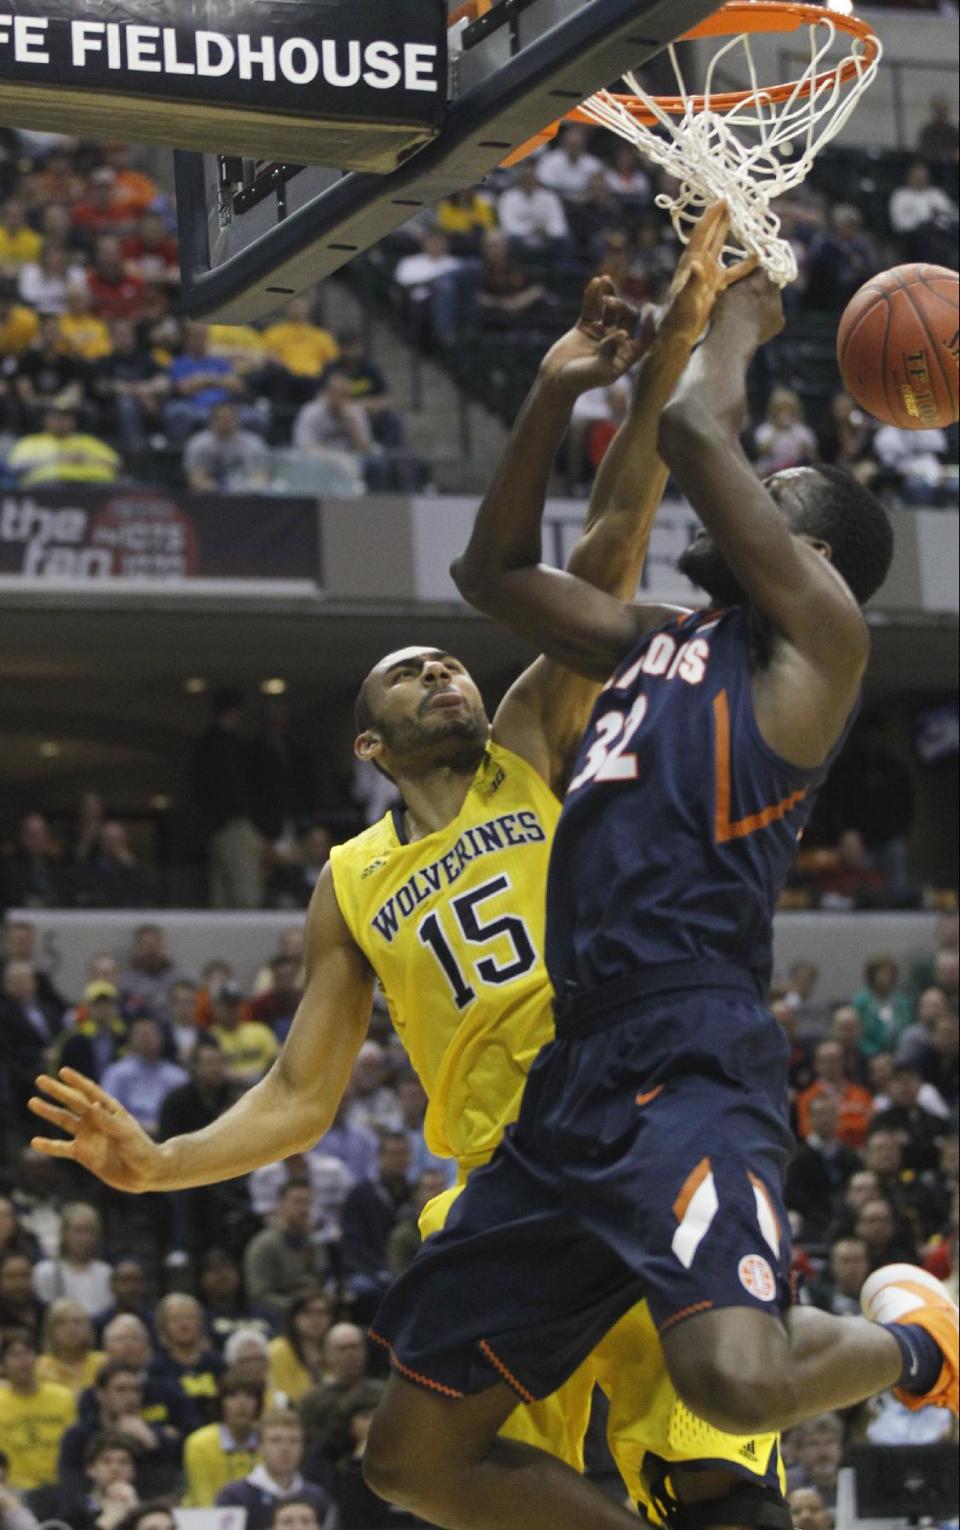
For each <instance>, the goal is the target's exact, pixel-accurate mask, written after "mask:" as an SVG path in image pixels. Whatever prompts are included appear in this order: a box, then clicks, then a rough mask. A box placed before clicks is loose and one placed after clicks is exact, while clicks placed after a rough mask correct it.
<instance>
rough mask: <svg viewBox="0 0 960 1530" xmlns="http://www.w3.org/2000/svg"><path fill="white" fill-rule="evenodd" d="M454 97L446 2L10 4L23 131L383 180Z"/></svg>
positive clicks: (8, 75)
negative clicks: (320, 167)
mask: <svg viewBox="0 0 960 1530" xmlns="http://www.w3.org/2000/svg"><path fill="white" fill-rule="evenodd" d="M7 3H8V4H9V0H7ZM3 5H4V0H0V7H3ZM446 96H447V80H446V6H445V4H444V0H391V3H390V4H385V3H384V0H111V3H110V4H104V3H103V0H77V3H73V0H69V3H68V0H17V3H16V7H15V13H14V6H13V5H12V4H11V5H10V8H9V10H7V11H6V12H4V10H3V9H0V117H2V120H3V121H4V122H6V123H7V124H9V125H12V126H16V127H31V128H55V129H58V130H59V131H63V130H64V128H65V127H68V128H69V130H70V131H71V132H74V133H77V134H83V135H86V136H91V135H93V134H96V133H99V134H100V136H103V137H109V138H127V139H132V140H135V141H139V142H151V141H152V142H159V143H165V144H172V145H174V146H176V147H179V148H185V149H201V150H202V149H208V150H215V151H217V152H219V153H221V154H234V155H237V154H239V155H244V154H246V155H252V156H254V157H256V158H259V159H271V158H277V159H287V160H292V161H294V162H295V163H315V164H336V165H338V166H339V167H341V168H342V169H364V170H382V171H386V170H390V169H393V168H394V166H395V165H396V164H398V163H399V162H400V160H401V159H402V158H405V157H406V156H407V154H409V153H410V152H411V150H412V149H414V148H416V147H418V146H419V145H421V144H423V143H425V142H427V141H428V140H429V139H430V138H431V137H433V136H434V134H435V132H436V131H437V129H438V128H439V126H440V124H441V122H442V120H443V114H444V110H445V107H446ZM171 108H173V110H171Z"/></svg>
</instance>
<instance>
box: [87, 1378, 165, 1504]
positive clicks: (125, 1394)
mask: <svg viewBox="0 0 960 1530" xmlns="http://www.w3.org/2000/svg"><path fill="white" fill-rule="evenodd" d="M145 1413H146V1414H149V1415H150V1420H149V1421H148V1419H147V1418H146V1417H145V1416H144V1415H145ZM153 1413H154V1410H153V1408H150V1407H148V1405H147V1402H146V1387H145V1383H144V1375H143V1371H142V1370H141V1369H140V1367H139V1366H137V1365H134V1364H132V1363H131V1362H130V1361H129V1360H108V1361H107V1362H106V1363H105V1364H103V1365H101V1367H100V1370H99V1371H98V1373H97V1378H96V1382H95V1383H94V1389H93V1393H92V1394H91V1393H89V1392H88V1393H86V1394H84V1395H83V1396H82V1397H81V1399H80V1417H79V1419H78V1421H77V1423H75V1424H74V1425H73V1426H72V1428H70V1429H68V1430H67V1431H66V1433H65V1434H64V1436H63V1439H62V1441H61V1444H60V1456H59V1461H58V1476H59V1479H60V1489H61V1492H62V1494H63V1497H64V1499H65V1500H66V1501H69V1500H71V1499H77V1498H79V1497H80V1496H81V1495H82V1493H83V1491H84V1486H85V1471H84V1467H85V1464H86V1461H87V1457H88V1453H89V1451H90V1448H91V1445H92V1444H93V1442H94V1441H95V1440H96V1439H97V1438H98V1437H99V1436H100V1435H102V1434H104V1433H110V1434H114V1433H121V1434H122V1435H123V1436H124V1438H125V1439H127V1440H129V1441H130V1442H131V1445H132V1446H134V1447H135V1448H136V1450H137V1452H138V1455H137V1462H136V1483H137V1486H138V1488H140V1489H141V1490H146V1489H147V1487H149V1486H150V1484H151V1483H155V1482H156V1480H157V1478H158V1475H159V1474H160V1473H162V1472H165V1473H166V1476H167V1479H168V1480H169V1477H170V1468H171V1466H172V1465H173V1464H174V1462H175V1460H176V1457H177V1454H178V1451H177V1446H176V1444H175V1442H173V1441H171V1440H170V1439H169V1438H167V1437H165V1434H164V1430H163V1428H162V1427H161V1426H160V1425H159V1424H158V1422H157V1421H156V1420H155V1419H154V1418H153ZM151 1490H152V1489H151Z"/></svg>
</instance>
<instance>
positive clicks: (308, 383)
mask: <svg viewBox="0 0 960 1530" xmlns="http://www.w3.org/2000/svg"><path fill="white" fill-rule="evenodd" d="M262 339H263V349H264V354H265V356H266V358H267V366H266V368H265V370H264V373H263V375H262V377H261V378H260V379H259V384H260V386H261V388H262V389H263V390H264V391H267V392H269V394H270V396H271V397H272V398H273V400H274V405H275V406H276V405H278V404H279V405H281V406H287V407H292V406H294V405H298V404H305V403H308V402H309V400H310V399H312V398H313V396H314V394H315V392H316V384H317V383H318V382H319V380H320V378H321V376H322V375H323V373H324V372H325V371H326V369H327V367H328V366H329V365H330V363H331V362H332V361H336V359H337V357H338V356H339V353H340V352H339V346H338V344H337V341H336V340H335V339H334V338H333V335H331V333H330V331H329V330H328V329H325V328H324V327H323V325H322V324H320V323H318V322H317V321H316V317H315V315H314V312H313V306H312V303H311V300H310V298H309V297H305V296H303V297H295V298H291V299H290V302H289V303H288V304H287V306H286V308H285V309H284V314H283V317H282V318H281V319H278V320H277V322H276V323H275V324H269V325H268V326H267V328H266V329H265V330H264V331H263V336H262Z"/></svg>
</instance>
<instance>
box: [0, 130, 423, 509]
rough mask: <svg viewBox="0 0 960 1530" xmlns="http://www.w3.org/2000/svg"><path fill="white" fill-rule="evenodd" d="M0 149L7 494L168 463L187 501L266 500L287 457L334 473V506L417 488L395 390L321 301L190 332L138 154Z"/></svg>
mask: <svg viewBox="0 0 960 1530" xmlns="http://www.w3.org/2000/svg"><path fill="white" fill-rule="evenodd" d="M6 138H7V140H8V141H7V144H6V148H7V157H6V159H5V160H4V162H3V170H4V172H5V173H4V176H3V181H2V186H0V463H2V469H0V472H2V477H3V481H4V482H5V483H6V484H7V485H24V486H27V487H33V486H36V485H45V484H60V483H80V484H100V483H113V482H116V481H118V480H124V481H130V480H134V481H137V480H139V481H145V482H151V481H155V480H156V473H157V464H158V463H160V464H161V466H163V464H165V463H167V462H169V463H171V464H172V466H173V468H174V471H175V472H178V473H179V475H180V481H181V485H182V486H185V487H189V488H191V489H194V490H197V491H201V492H210V491H213V490H226V491H228V492H229V491H232V492H237V493H240V492H243V493H259V492H263V491H268V490H269V489H270V488H271V486H272V484H273V481H274V478H275V477H276V476H277V475H276V473H275V472H274V471H273V461H274V459H273V450H274V449H276V448H284V447H286V448H294V447H295V448H296V453H297V455H298V457H305V458H307V459H309V460H310V461H311V462H314V463H316V464H325V465H326V466H327V468H328V469H329V471H330V472H331V473H336V474H337V480H336V481H337V485H338V487H339V488H340V489H341V490H344V489H345V490H347V491H355V492H361V491H362V490H363V488H364V487H365V486H366V487H368V488H370V489H410V488H420V487H422V486H423V485H424V483H425V482H426V479H427V468H426V466H425V464H424V463H423V462H422V461H421V459H420V458H418V457H417V456H416V455H415V454H414V453H413V452H412V451H411V450H410V449H409V447H408V446H407V442H406V435H405V427H404V421H403V417H402V415H401V413H400V412H399V410H398V409H397V407H396V405H395V403H394V401H393V399H392V398H391V396H390V391H389V385H388V383H387V380H386V378H385V377H384V375H383V373H382V372H381V370H380V368H379V367H377V366H376V364H375V363H374V361H373V360H372V359H371V357H370V356H369V355H368V354H367V352H366V348H365V346H364V344H363V342H362V340H361V339H360V337H359V336H358V335H355V334H353V333H348V332H346V331H343V332H338V333H337V334H336V335H334V334H333V333H331V332H330V330H328V329H327V328H326V327H325V325H324V323H323V320H322V312H321V308H320V298H319V294H318V293H316V292H314V293H313V294H310V295H308V296H305V297H298V298H295V299H293V301H291V303H290V304H289V305H288V307H287V309H286V310H285V311H284V312H283V313H282V314H281V315H279V316H278V317H276V318H275V319H273V320H272V321H271V322H269V323H267V324H265V325H260V326H252V325H234V326H228V325H222V324H214V325H204V324H193V323H184V322H182V321H181V320H180V319H178V318H177V317H175V304H176V298H177V294H178V288H179V280H180V268H179V259H178V251H177V240H176V228H175V223H174V217H173V211H172V208H171V205H170V202H169V199H168V198H167V197H166V196H165V195H164V194H163V192H162V191H161V189H160V188H159V187H158V185H157V184H156V183H155V182H154V181H153V180H152V179H151V177H150V176H149V175H148V174H146V173H145V172H144V170H142V169H141V168H138V167H137V166H136V164H135V163H134V159H133V156H132V155H131V152H130V151H129V150H128V149H127V148H126V147H125V146H124V145H121V144H106V145H102V146H94V145H92V144H89V143H86V142H81V141H74V140H70V139H63V138H61V137H59V136H56V135H44V134H33V133H31V134H20V135H17V134H10V133H8V134H7V135H6ZM286 470H287V471H288V472H289V464H287V465H286ZM164 473H165V475H166V473H167V470H166V468H164ZM279 487H280V485H278V488H279Z"/></svg>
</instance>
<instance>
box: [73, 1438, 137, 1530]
mask: <svg viewBox="0 0 960 1530" xmlns="http://www.w3.org/2000/svg"><path fill="white" fill-rule="evenodd" d="M137 1456H138V1449H137V1444H136V1441H135V1440H134V1439H133V1438H132V1437H131V1436H130V1435H127V1434H121V1433H119V1432H117V1433H106V1432H105V1433H103V1434H98V1435H95V1436H94V1438H93V1439H92V1440H90V1441H89V1442H88V1444H87V1449H86V1452H85V1454H84V1476H85V1491H84V1492H83V1494H82V1496H81V1497H79V1498H77V1499H74V1500H73V1501H71V1500H70V1498H69V1497H68V1496H67V1495H66V1494H65V1493H63V1491H62V1486H61V1501H62V1504H63V1509H62V1512H63V1513H64V1514H65V1515H66V1516H67V1522H68V1524H69V1525H70V1527H71V1530H116V1527H117V1526H118V1525H119V1524H120V1522H121V1521H122V1520H123V1519H124V1518H125V1516H126V1515H127V1514H129V1513H130V1511H131V1510H132V1509H135V1508H136V1506H137V1504H138V1503H139V1501H140V1500H139V1496H138V1494H137V1489H136V1487H135V1485H134V1479H135V1477H136V1470H137Z"/></svg>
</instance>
